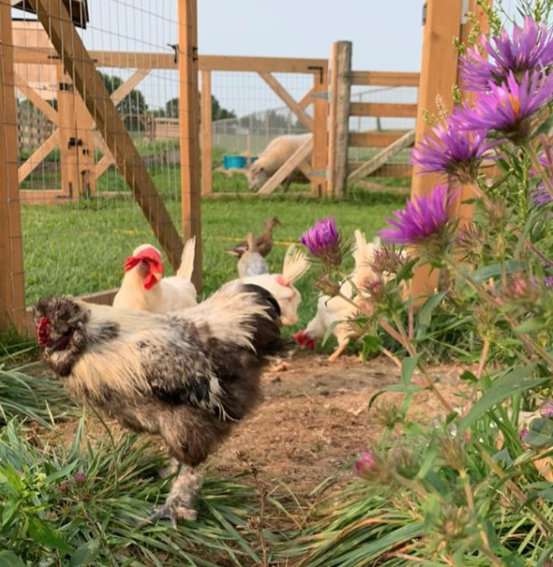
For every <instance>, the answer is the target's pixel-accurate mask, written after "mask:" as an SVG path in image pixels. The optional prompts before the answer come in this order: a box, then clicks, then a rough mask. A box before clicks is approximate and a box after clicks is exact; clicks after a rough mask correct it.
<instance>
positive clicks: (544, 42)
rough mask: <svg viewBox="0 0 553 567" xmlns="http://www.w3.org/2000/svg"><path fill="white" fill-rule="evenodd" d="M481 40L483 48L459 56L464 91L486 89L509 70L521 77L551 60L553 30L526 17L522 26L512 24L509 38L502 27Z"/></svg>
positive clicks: (507, 74) (547, 64) (470, 49)
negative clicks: (497, 32)
mask: <svg viewBox="0 0 553 567" xmlns="http://www.w3.org/2000/svg"><path fill="white" fill-rule="evenodd" d="M480 43H481V45H482V51H480V50H479V49H478V47H472V48H469V49H468V50H467V53H466V55H464V56H463V57H461V65H460V68H461V78H462V80H463V87H464V88H465V89H467V90H471V91H488V90H489V89H490V82H491V83H494V84H500V83H502V82H504V81H505V80H506V79H507V77H508V76H509V73H513V74H514V75H515V76H516V77H520V76H522V75H523V74H524V73H526V71H533V70H535V69H538V68H545V67H548V66H549V65H551V64H552V63H553V30H548V29H547V26H546V25H545V24H537V23H536V22H535V21H534V20H533V19H532V18H530V17H528V16H526V17H525V18H524V23H523V26H522V27H519V26H514V28H513V35H512V37H509V34H508V33H507V32H506V31H505V30H502V31H501V34H500V35H499V36H496V37H493V38H492V39H491V40H488V39H487V38H486V36H482V37H481V39H480Z"/></svg>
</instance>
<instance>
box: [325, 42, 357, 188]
mask: <svg viewBox="0 0 553 567" xmlns="http://www.w3.org/2000/svg"><path fill="white" fill-rule="evenodd" d="M351 51H352V44H351V41H338V42H336V43H333V44H332V49H331V52H330V125H329V134H328V184H329V187H328V192H329V195H333V196H336V197H341V196H342V195H343V194H344V190H345V187H346V181H347V175H348V136H349V127H348V123H349V107H350V97H351Z"/></svg>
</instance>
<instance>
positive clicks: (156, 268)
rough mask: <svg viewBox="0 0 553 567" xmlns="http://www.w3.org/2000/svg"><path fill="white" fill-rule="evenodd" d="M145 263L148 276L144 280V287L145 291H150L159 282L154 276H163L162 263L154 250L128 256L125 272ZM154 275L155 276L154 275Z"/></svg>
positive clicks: (150, 249) (149, 249) (147, 249)
mask: <svg viewBox="0 0 553 567" xmlns="http://www.w3.org/2000/svg"><path fill="white" fill-rule="evenodd" d="M142 261H144V262H146V263H147V264H148V269H149V271H148V275H147V276H146V278H145V279H144V287H145V288H146V289H152V287H154V285H156V284H157V283H158V281H159V279H158V277H156V275H155V274H158V275H160V276H161V274H163V261H162V259H161V255H160V254H159V252H158V251H157V250H156V249H155V248H145V249H144V250H141V251H140V252H139V253H138V254H135V255H134V256H129V257H128V258H127V259H126V260H125V266H124V268H125V272H128V271H129V270H132V269H133V268H134V267H135V266H137V265H138V264H139V263H140V262H142ZM154 273H155V274H154Z"/></svg>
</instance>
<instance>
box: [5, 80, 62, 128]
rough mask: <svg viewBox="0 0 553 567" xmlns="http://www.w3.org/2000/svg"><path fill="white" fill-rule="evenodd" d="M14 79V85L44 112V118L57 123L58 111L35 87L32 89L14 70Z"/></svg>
mask: <svg viewBox="0 0 553 567" xmlns="http://www.w3.org/2000/svg"><path fill="white" fill-rule="evenodd" d="M14 80H15V85H16V86H17V88H18V89H19V90H20V91H21V93H23V95H25V96H26V97H27V98H28V99H29V100H30V101H31V102H32V103H33V104H34V105H35V106H36V107H37V108H38V109H39V110H40V111H41V112H42V113H43V114H44V116H46V118H48V120H50V122H53V123H54V124H56V125H57V124H58V113H57V111H56V109H55V108H54V107H53V106H52V105H51V104H48V103H47V102H46V101H45V100H44V99H43V98H42V97H41V96H40V95H39V94H38V93H37V92H36V91H35V89H32V88H31V87H30V86H29V85H28V84H27V82H26V81H25V79H23V77H21V75H18V74H17V73H16V72H15V71H14Z"/></svg>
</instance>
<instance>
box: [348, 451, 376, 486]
mask: <svg viewBox="0 0 553 567" xmlns="http://www.w3.org/2000/svg"><path fill="white" fill-rule="evenodd" d="M353 472H354V474H355V475H356V476H360V477H361V478H364V479H366V480H370V479H372V478H374V477H375V473H377V472H378V459H377V457H376V455H375V454H374V453H372V452H371V451H367V450H364V451H361V454H360V455H359V458H358V459H357V461H355V464H354V465H353Z"/></svg>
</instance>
